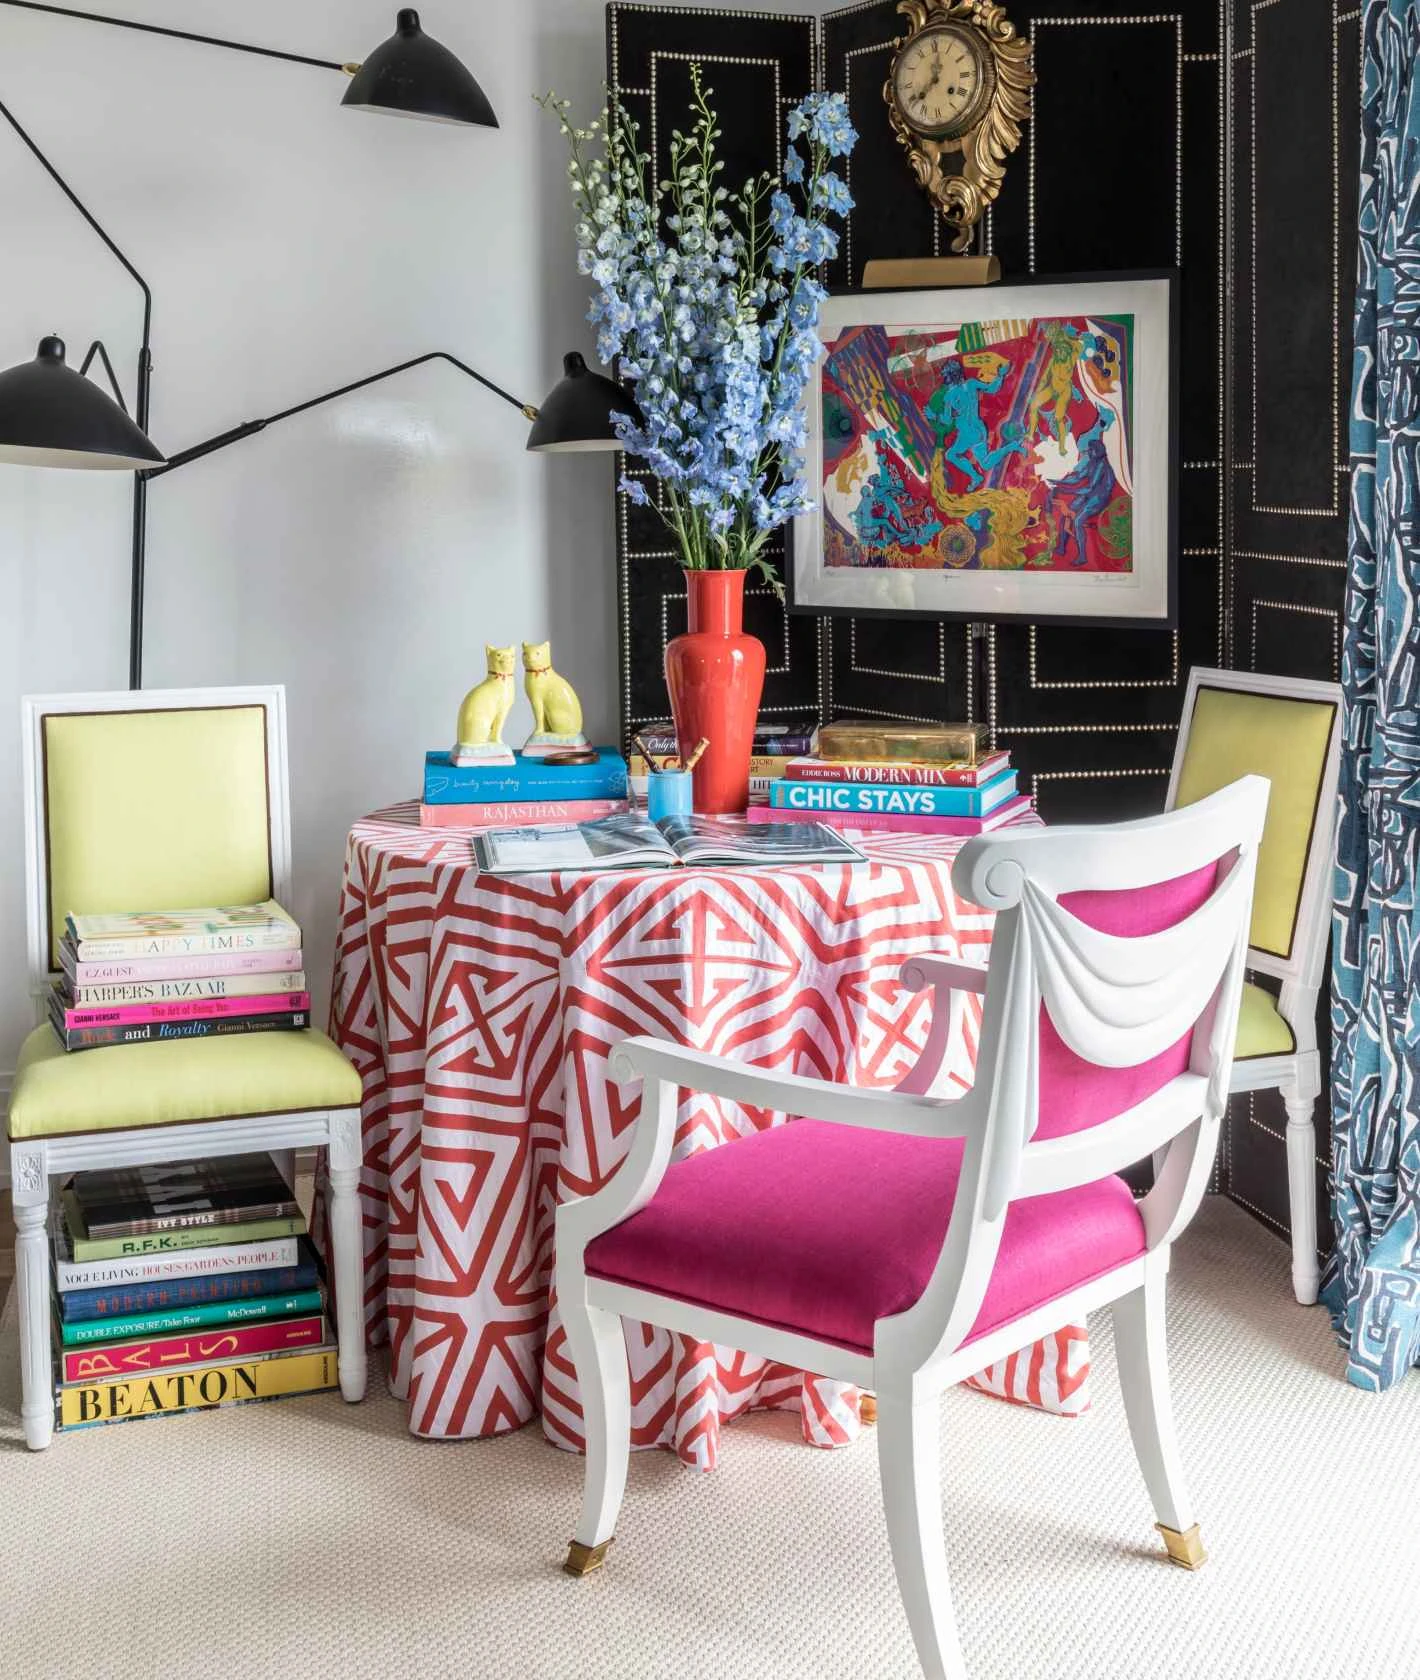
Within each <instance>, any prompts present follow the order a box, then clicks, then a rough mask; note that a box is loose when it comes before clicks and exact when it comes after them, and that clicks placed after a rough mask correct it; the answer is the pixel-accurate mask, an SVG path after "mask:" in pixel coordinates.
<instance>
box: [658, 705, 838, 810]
mask: <svg viewBox="0 0 1420 1680" xmlns="http://www.w3.org/2000/svg"><path fill="white" fill-rule="evenodd" d="M817 735H818V724H817V723H816V722H815V720H814V719H813V718H808V717H802V718H794V717H788V718H768V717H764V718H760V720H759V721H758V723H756V724H755V726H754V751H753V754H752V756H751V758H750V761H749V796H750V799H751V800H753V801H754V802H755V803H762V802H763V800H764V799H765V798H766V796H767V795H768V792H769V788H770V786H771V784H772V783H773V782H774V781H775V779H776V778H777V777H780V776H782V775H784V774H785V772H786V770H787V769H788V766H789V765H790V764H791V763H793V761H794V760H795V759H796V758H798V757H800V756H801V755H802V754H804V753H811V752H813V750H814V745H815V741H816V738H817ZM636 738H637V740H639V741H641V742H643V743H644V745H645V747H646V751H647V752H648V753H650V755H651V757H650V760H649V761H648V760H647V759H646V758H645V757H644V756H643V755H642V754H641V753H640V752H635V751H633V753H632V754H631V759H630V766H631V791H632V793H633V794H635V795H636V797H637V798H638V799H644V798H645V797H646V784H647V782H648V780H649V779H650V775H651V772H652V771H653V770H666V769H670V768H674V767H676V766H678V765H679V764H680V747H679V745H678V744H677V741H676V732H675V725H674V724H671V723H655V724H649V725H647V727H646V728H644V729H642V730H640V731H639V732H638V734H637V737H636Z"/></svg>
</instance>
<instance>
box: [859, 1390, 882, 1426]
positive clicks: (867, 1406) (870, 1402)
mask: <svg viewBox="0 0 1420 1680" xmlns="http://www.w3.org/2000/svg"><path fill="white" fill-rule="evenodd" d="M858 1421H859V1423H876V1422H877V1421H878V1397H877V1395H876V1394H860V1395H859V1396H858Z"/></svg>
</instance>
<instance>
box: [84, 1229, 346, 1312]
mask: <svg viewBox="0 0 1420 1680" xmlns="http://www.w3.org/2000/svg"><path fill="white" fill-rule="evenodd" d="M319 1280H320V1264H319V1262H318V1261H317V1260H316V1257H315V1253H314V1250H312V1249H309V1248H308V1247H307V1246H306V1244H305V1243H302V1245H301V1258H300V1260H299V1261H298V1262H297V1264H296V1265H294V1266H272V1267H271V1268H270V1269H269V1270H266V1271H258V1272H210V1273H208V1274H207V1275H206V1276H203V1277H186V1278H173V1277H165V1278H154V1279H152V1280H151V1281H149V1282H148V1283H123V1284H117V1285H110V1286H108V1287H106V1288H102V1289H71V1290H66V1291H65V1292H64V1293H63V1294H62V1295H60V1296H59V1311H60V1313H61V1315H62V1316H63V1318H64V1319H65V1321H66V1322H67V1321H68V1320H70V1319H98V1318H134V1317H137V1316H138V1314H140V1313H153V1312H167V1311H170V1310H173V1309H176V1308H179V1307H201V1306H207V1305H209V1304H214V1303H217V1302H226V1301H247V1300H250V1299H251V1298H252V1297H253V1296H269V1295H292V1294H295V1293H297V1292H298V1291H301V1290H307V1289H314V1288H315V1286H316V1284H317V1283H318V1282H319Z"/></svg>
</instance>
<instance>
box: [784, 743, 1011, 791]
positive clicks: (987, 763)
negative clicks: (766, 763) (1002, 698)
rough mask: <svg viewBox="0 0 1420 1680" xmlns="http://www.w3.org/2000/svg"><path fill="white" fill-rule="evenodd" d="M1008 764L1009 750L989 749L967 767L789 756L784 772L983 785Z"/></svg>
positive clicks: (800, 778)
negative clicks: (860, 762)
mask: <svg viewBox="0 0 1420 1680" xmlns="http://www.w3.org/2000/svg"><path fill="white" fill-rule="evenodd" d="M1010 767H1011V755H1010V754H1009V753H1004V752H998V753H992V754H991V755H990V756H989V757H988V758H983V759H982V760H981V761H980V763H978V764H975V765H973V766H971V767H970V768H969V769H966V768H963V767H962V766H960V765H955V764H867V763H865V764H849V763H847V762H841V763H840V762H839V761H837V760H835V759H827V758H791V759H790V760H789V762H788V763H787V764H786V765H785V766H784V774H785V776H786V777H787V778H788V780H789V781H791V782H872V783H874V784H876V785H877V786H880V787H881V786H886V785H896V786H899V787H958V788H977V787H984V786H985V785H986V783H987V782H989V781H991V780H992V778H993V777H996V776H999V775H1000V774H1001V772H1002V771H1003V770H1009V769H1010Z"/></svg>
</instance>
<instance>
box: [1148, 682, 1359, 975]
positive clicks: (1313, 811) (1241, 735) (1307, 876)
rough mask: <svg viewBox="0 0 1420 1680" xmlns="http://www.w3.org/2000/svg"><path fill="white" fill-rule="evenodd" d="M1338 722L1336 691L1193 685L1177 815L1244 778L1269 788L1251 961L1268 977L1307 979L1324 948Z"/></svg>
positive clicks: (1174, 789)
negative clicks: (1264, 781)
mask: <svg viewBox="0 0 1420 1680" xmlns="http://www.w3.org/2000/svg"><path fill="white" fill-rule="evenodd" d="M1340 713H1341V693H1340V689H1339V688H1338V686H1337V685H1336V684H1335V683H1323V682H1305V681H1301V680H1299V679H1298V680H1294V679H1290V678H1279V677H1268V676H1259V675H1257V674H1255V673H1251V672H1236V671H1195V672H1193V673H1192V676H1191V678H1190V681H1189V688H1188V695H1187V698H1186V701H1185V707H1184V716H1183V722H1182V726H1181V729H1180V732H1179V746H1178V756H1177V758H1176V760H1175V764H1174V774H1173V783H1172V786H1171V789H1170V795H1169V806H1170V809H1173V808H1174V807H1176V806H1180V805H1191V804H1194V803H1195V802H1196V801H1197V800H1200V799H1203V798H1205V797H1206V796H1207V795H1208V794H1210V793H1214V792H1216V791H1217V790H1218V789H1219V788H1221V787H1226V786H1227V785H1228V784H1229V783H1230V782H1234V781H1236V780H1237V779H1238V777H1239V776H1247V775H1258V776H1266V777H1267V778H1268V780H1269V782H1270V783H1271V795H1270V797H1269V799H1268V805H1267V825H1266V828H1265V829H1264V831H1263V836H1262V847H1261V850H1260V851H1259V853H1258V861H1257V890H1256V894H1255V896H1254V899H1253V913H1252V931H1251V956H1250V959H1249V960H1250V966H1252V967H1254V968H1259V969H1262V970H1263V971H1264V972H1266V973H1271V974H1274V975H1281V976H1284V977H1298V978H1300V977H1301V973H1302V970H1303V969H1304V968H1306V967H1311V966H1314V965H1315V962H1316V961H1317V960H1319V953H1318V950H1317V946H1318V940H1319V939H1320V941H1321V943H1322V944H1323V945H1324V928H1325V921H1326V915H1325V912H1326V905H1327V902H1328V899H1329V894H1328V891H1327V886H1328V882H1329V879H1330V864H1331V859H1330V855H1329V853H1330V840H1331V832H1332V826H1331V807H1332V805H1333V804H1334V802H1335V797H1336V763H1337V749H1338V742H1339V728H1340ZM1319 930H1320V932H1319ZM1310 983H1312V984H1315V981H1314V980H1312V981H1311V982H1310Z"/></svg>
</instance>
